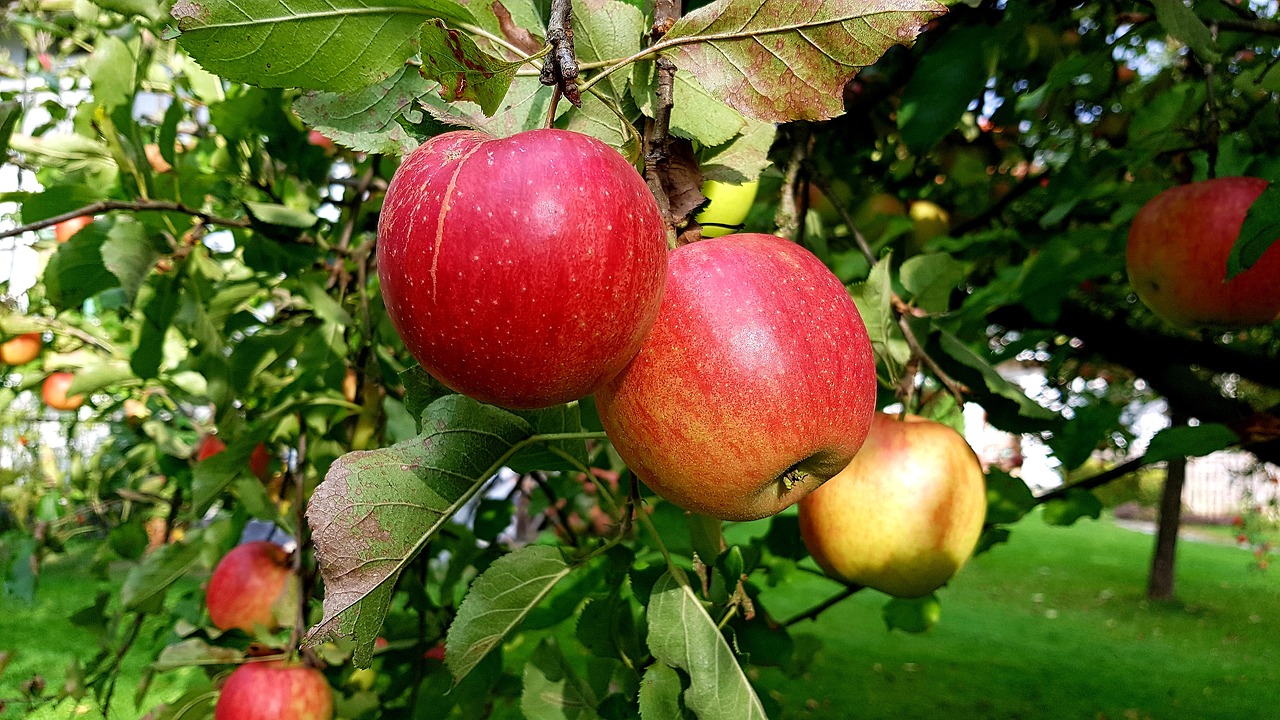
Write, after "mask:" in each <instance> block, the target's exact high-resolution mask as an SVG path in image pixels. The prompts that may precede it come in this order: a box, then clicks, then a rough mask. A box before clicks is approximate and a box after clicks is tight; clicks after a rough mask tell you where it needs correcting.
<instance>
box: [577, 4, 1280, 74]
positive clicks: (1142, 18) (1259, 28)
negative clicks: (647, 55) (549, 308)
mask: <svg viewBox="0 0 1280 720" xmlns="http://www.w3.org/2000/svg"><path fill="white" fill-rule="evenodd" d="M1155 19H1156V16H1155V15H1153V14H1151V13H1140V12H1122V13H1117V14H1116V20H1117V21H1118V22H1121V23H1131V24H1133V25H1142V24H1144V23H1148V22H1151V21H1153V20H1155ZM1215 22H1216V24H1217V25H1218V28H1219V29H1220V30H1230V31H1232V32H1247V33H1256V34H1258V35H1280V22H1276V21H1274V20H1249V19H1246V18H1239V19H1231V18H1220V19H1218V20H1216V21H1215ZM593 79H594V78H593Z"/></svg>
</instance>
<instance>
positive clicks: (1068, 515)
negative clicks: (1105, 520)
mask: <svg viewBox="0 0 1280 720" xmlns="http://www.w3.org/2000/svg"><path fill="white" fill-rule="evenodd" d="M1101 516H1102V501H1101V500H1099V499H1098V496H1097V495H1094V494H1093V493H1091V492H1089V491H1088V490H1081V489H1079V488H1073V489H1071V490H1068V491H1067V492H1066V494H1065V495H1063V497H1061V498H1054V499H1053V500H1050V501H1049V502H1047V503H1045V504H1044V506H1043V508H1042V511H1041V517H1042V518H1043V519H1044V521H1045V522H1046V523H1048V524H1049V525H1062V526H1066V525H1072V524H1074V523H1075V522H1076V521H1077V520H1079V519H1080V518H1086V517H1087V518H1093V519H1094V520H1097V519H1098V518H1099V517H1101Z"/></svg>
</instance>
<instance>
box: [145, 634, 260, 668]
mask: <svg viewBox="0 0 1280 720" xmlns="http://www.w3.org/2000/svg"><path fill="white" fill-rule="evenodd" d="M243 658H244V652H243V651H241V650H239V649H238V648H230V647H218V646H217V645H210V644H209V643H207V642H205V641H204V640H201V639H199V638H188V639H186V640H183V641H182V642H178V643H174V644H173V645H168V646H166V647H165V648H164V649H163V650H161V651H160V657H158V658H156V659H155V662H153V663H151V669H152V670H155V671H156V672H160V671H163V670H174V669H177V668H181V667H191V666H194V665H232V664H235V663H237V662H240V661H241V660H242V659H243Z"/></svg>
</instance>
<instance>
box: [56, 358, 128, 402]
mask: <svg viewBox="0 0 1280 720" xmlns="http://www.w3.org/2000/svg"><path fill="white" fill-rule="evenodd" d="M131 379H133V370H132V369H131V368H130V367H129V365H128V363H126V362H124V361H122V360H103V361H100V362H98V363H95V364H93V365H90V366H88V367H86V368H84V369H83V370H81V371H80V372H77V373H76V374H75V379H74V380H72V381H71V387H69V388H68V389H67V394H69V395H82V394H85V393H91V392H96V391H98V390H102V389H103V388H107V387H111V386H112V385H119V384H120V383H122V382H124V381H125V380H131Z"/></svg>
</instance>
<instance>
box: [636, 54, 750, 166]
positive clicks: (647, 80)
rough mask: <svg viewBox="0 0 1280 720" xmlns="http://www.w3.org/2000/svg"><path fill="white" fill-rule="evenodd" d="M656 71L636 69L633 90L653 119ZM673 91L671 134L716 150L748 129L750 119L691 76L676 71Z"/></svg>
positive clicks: (648, 66) (643, 66) (644, 67)
mask: <svg viewBox="0 0 1280 720" xmlns="http://www.w3.org/2000/svg"><path fill="white" fill-rule="evenodd" d="M653 70H654V66H653V65H652V64H651V63H643V64H639V65H637V66H636V69H635V74H636V84H635V88H634V91H633V92H634V94H635V96H636V102H637V103H638V104H639V105H640V109H641V110H642V111H643V112H644V113H645V115H648V116H650V117H652V116H653V114H654V113H655V105H656V103H657V88H656V81H655V79H654V78H653ZM615 75H616V73H615ZM671 92H672V99H673V104H672V106H671V133H672V134H673V135H676V136H677V137H682V138H685V139H688V140H696V141H697V142H699V143H701V144H702V145H703V146H704V147H715V146H717V145H723V144H725V143H727V142H729V141H730V140H732V139H733V138H735V137H737V136H738V134H739V133H740V132H742V131H743V130H744V129H745V128H746V124H747V119H746V118H744V117H742V115H741V114H740V113H739V112H738V111H737V110H734V109H733V108H731V107H729V106H728V105H726V104H725V103H724V101H722V100H720V99H719V98H717V97H716V96H714V95H712V94H711V93H709V92H707V90H706V88H704V87H702V85H701V84H700V83H698V79H697V78H695V77H694V76H693V74H692V73H689V72H686V71H684V70H679V71H677V72H676V78H675V83H674V84H673V85H672V88H671ZM753 122H759V121H753ZM770 127H772V124H770Z"/></svg>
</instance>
